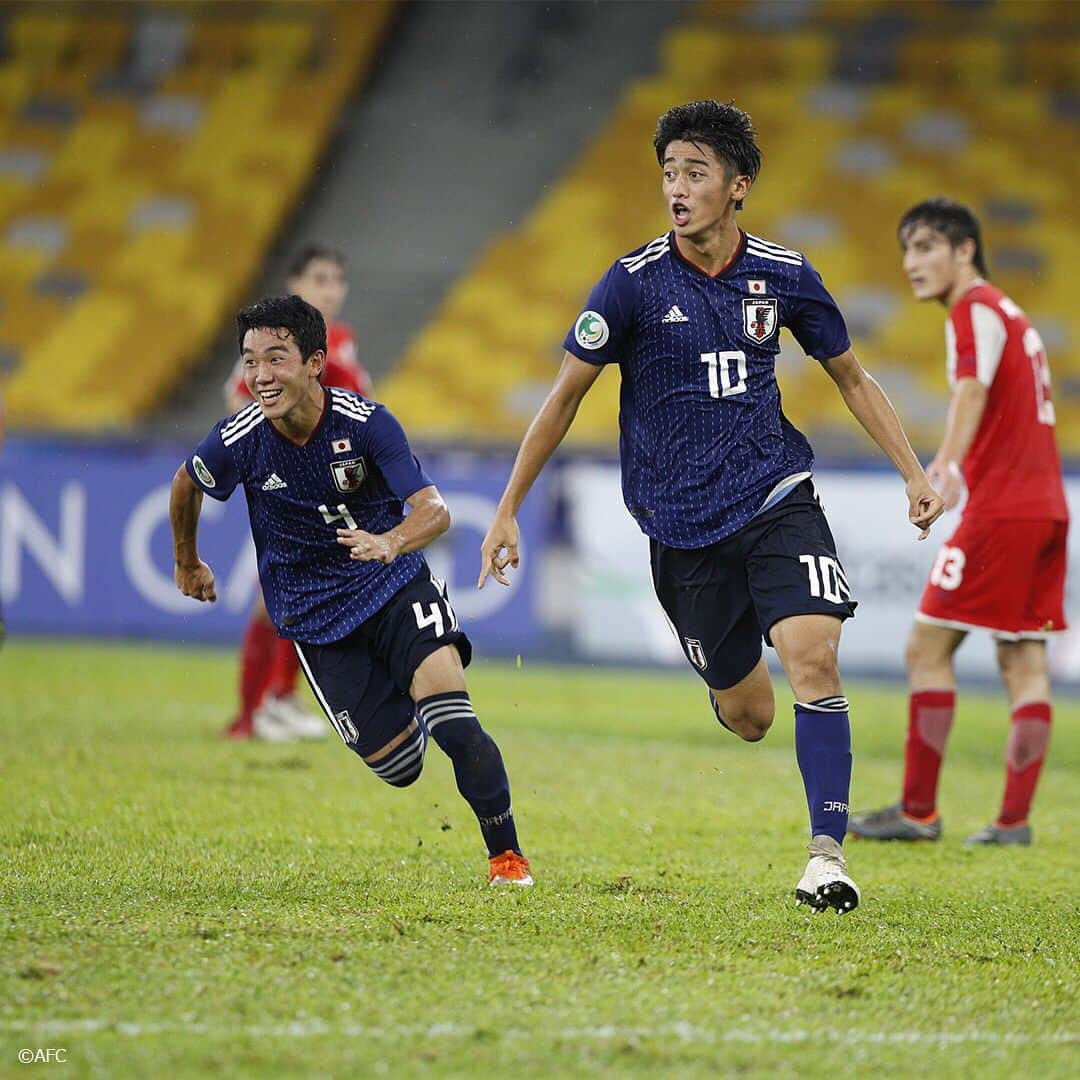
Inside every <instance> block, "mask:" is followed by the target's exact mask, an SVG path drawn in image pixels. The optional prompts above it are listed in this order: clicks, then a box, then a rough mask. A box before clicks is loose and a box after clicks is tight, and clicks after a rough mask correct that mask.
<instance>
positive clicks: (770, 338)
mask: <svg viewBox="0 0 1080 1080" xmlns="http://www.w3.org/2000/svg"><path fill="white" fill-rule="evenodd" d="M783 326H786V327H787V328H788V329H789V330H790V331H791V332H792V333H793V334H794V335H795V338H796V340H797V341H798V342H799V344H800V345H801V346H802V348H803V350H804V351H805V352H806V353H808V354H809V355H810V356H813V357H815V358H816V359H818V360H828V359H831V358H832V357H834V356H839V355H840V354H841V353H843V352H846V351H847V349H849V348H850V346H851V342H850V340H849V338H848V333H847V328H846V326H845V325H844V319H843V316H842V315H841V314H840V311H839V309H838V308H837V306H836V303H835V302H834V300H833V298H832V297H831V296H830V295H829V293H828V291H827V290H826V288H825V286H824V285H823V284H822V282H821V277H820V276H819V275H818V273H817V271H816V270H814V268H813V267H812V266H811V265H810V263H809V262H808V261H807V260H806V259H805V258H804V257H803V256H802V255H801V254H799V253H798V252H796V251H790V250H788V249H787V248H783V247H780V246H779V245H778V244H773V243H770V242H769V241H767V240H760V239H758V238H757V237H756V236H750V235H749V234H747V233H743V234H741V238H740V242H739V247H738V250H737V251H736V253H735V256H734V257H733V258H732V260H731V262H730V263H728V265H727V266H726V267H725V268H724V269H723V270H721V271H720V272H719V273H718V274H716V276H715V277H712V276H710V275H709V274H707V273H705V272H704V271H703V270H701V269H699V268H698V267H696V266H694V265H693V264H692V263H690V262H688V261H687V260H686V259H684V258H683V257H682V255H681V254H680V253H679V251H678V249H677V246H676V244H675V239H674V235H673V234H672V233H667V234H665V235H664V236H660V237H658V238H657V239H656V240H653V241H652V243H650V244H646V245H645V246H644V247H642V248H639V249H638V250H637V251H635V252H633V253H631V254H630V255H627V256H626V257H625V258H622V259H619V260H618V261H617V262H616V263H614V265H613V266H612V267H611V269H610V270H608V272H607V273H606V274H605V275H604V276H603V277H602V278H601V279H600V281H599V283H598V284H597V285H596V287H595V288H594V289H593V291H592V293H591V294H590V296H589V300H588V303H587V304H586V308H585V310H584V311H583V312H582V314H581V315H580V316H579V317H578V319H577V321H576V322H575V324H574V326H573V327H572V328H571V330H570V332H569V334H567V336H566V341H565V343H564V344H565V348H566V350H567V351H568V352H570V353H572V354H573V355H574V356H576V357H578V359H580V360H584V361H586V362H588V363H590V364H618V365H619V367H620V369H621V372H622V388H621V391H620V402H619V432H620V434H619V451H620V456H621V459H622V484H623V498H624V500H625V501H626V505H627V508H628V509H629V510H630V513H631V514H633V515H634V517H635V518H636V519H637V522H638V524H639V525H640V527H641V529H642V531H643V532H645V533H646V534H647V535H649V536H651V537H652V538H653V539H655V540H659V541H660V542H661V543H664V544H668V545H669V546H671V547H678V548H699V547H705V546H706V545H708V544H712V543H715V542H716V541H717V540H722V539H723V538H724V537H725V536H729V535H731V534H732V533H734V532H736V531H737V530H739V529H741V528H742V527H743V526H744V525H746V523H747V522H749V521H750V519H751V518H753V517H754V515H755V514H757V513H758V512H759V511H760V510H761V509H762V508H763V507H764V506H765V504H766V502H767V501H768V500H769V497H770V495H771V494H773V493H774V491H775V489H776V488H777V486H778V485H782V483H783V482H784V481H785V480H788V479H789V478H792V477H795V476H798V475H799V474H802V475H804V476H805V475H807V474H809V472H810V470H811V468H812V466H813V452H812V451H811V449H810V444H809V443H808V442H807V441H806V439H805V438H804V436H803V435H802V434H801V433H800V432H799V431H797V430H796V429H795V428H794V427H793V426H792V425H791V424H790V423H789V422H788V419H787V417H785V416H784V413H783V410H782V408H781V405H780V388H779V387H778V386H777V384H776V373H775V361H776V354H777V353H778V352H779V351H780V340H779V339H780V328H781V327H783Z"/></svg>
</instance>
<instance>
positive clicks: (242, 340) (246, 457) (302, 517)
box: [169, 296, 532, 885]
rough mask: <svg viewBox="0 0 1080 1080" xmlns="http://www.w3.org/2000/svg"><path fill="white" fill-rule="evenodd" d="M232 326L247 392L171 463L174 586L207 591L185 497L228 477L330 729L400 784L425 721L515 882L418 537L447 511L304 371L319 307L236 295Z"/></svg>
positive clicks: (314, 366)
mask: <svg viewBox="0 0 1080 1080" xmlns="http://www.w3.org/2000/svg"><path fill="white" fill-rule="evenodd" d="M237 326H238V331H239V333H238V339H239V344H240V354H241V360H242V362H243V368H244V379H245V382H246V383H247V387H248V390H249V391H250V392H251V396H252V397H253V398H254V399H255V400H254V402H252V404H250V405H248V406H247V407H246V408H244V409H241V410H240V412H238V413H236V414H235V415H234V416H231V417H229V418H227V419H225V420H222V421H221V422H220V423H219V424H217V425H216V426H215V427H214V429H213V430H212V431H211V432H210V434H209V435H207V436H206V438H205V439H203V441H202V442H201V443H200V444H199V448H198V450H197V451H196V452H195V453H194V454H193V455H192V456H191V457H190V458H188V460H187V461H186V462H185V463H184V465H182V466H181V467H180V468H179V469H178V470H177V473H176V476H175V477H174V478H173V484H172V495H171V500H170V507H169V513H170V519H171V522H172V529H173V546H174V552H175V556H176V583H177V587H178V588H179V589H180V591H181V592H182V593H184V595H185V596H192V597H194V598H195V599H197V600H209V601H213V600H214V599H215V590H214V575H213V573H212V571H211V570H210V568H209V567H208V566H207V565H206V564H205V563H204V562H202V561H201V560H200V558H199V555H198V549H197V543H196V539H197V528H198V520H199V511H200V509H201V507H202V498H203V494H204V493H205V494H207V495H210V496H211V497H213V498H215V499H222V500H223V499H227V498H228V497H229V495H231V494H232V492H233V490H234V489H235V488H236V486H237V485H238V484H239V485H243V488H244V495H245V496H246V498H247V503H248V513H249V515H250V519H251V532H252V536H253V537H254V539H255V548H256V552H257V554H258V560H259V580H260V582H261V583H262V588H263V596H264V597H265V600H266V607H267V611H268V612H269V614H270V618H271V619H272V620H273V622H274V625H275V627H276V628H277V630H278V633H279V634H281V636H282V637H285V638H289V639H291V640H292V641H293V642H295V644H296V650H297V653H298V654H299V657H300V663H301V666H302V667H303V669H304V673H305V675H306V676H307V678H308V681H309V682H310V684H311V688H312V690H313V691H314V693H315V696H316V698H317V699H318V701H319V703H320V704H321V705H322V707H323V709H324V710H325V711H326V715H327V717H328V719H329V720H330V723H331V724H332V725H333V726H334V728H335V729H336V730H337V732H338V734H339V735H340V736H341V738H342V739H343V740H344V742H345V744H346V745H347V746H348V747H349V748H350V749H351V750H354V751H355V752H356V753H357V754H358V755H359V756H360V757H361V758H362V759H363V760H364V762H365V764H367V766H368V767H369V768H370V769H371V771H372V772H374V773H375V775H376V776H378V777H379V778H380V779H381V780H384V781H386V783H388V784H391V785H393V786H394V787H407V786H408V785H409V784H411V783H413V781H415V780H416V779H418V778H419V776H420V772H421V770H422V769H423V766H424V753H425V750H426V748H427V741H428V736H429V734H430V736H431V738H433V739H434V740H435V742H436V743H438V745H439V747H440V748H441V749H442V750H443V751H444V752H445V753H446V754H447V755H448V756H449V758H450V759H451V761H452V762H453V765H454V775H455V778H456V780H457V785H458V790H459V791H460V792H461V794H462V795H463V796H464V798H465V800H466V801H467V802H468V804H469V805H470V806H471V807H472V809H473V811H474V812H475V814H476V816H477V819H478V820H479V823H480V830H481V832H482V833H483V836H484V840H485V842H486V844H487V847H488V857H489V860H490V865H489V880H490V881H491V882H493V883H495V884H503V883H513V884H518V885H531V884H532V878H531V876H530V875H529V864H528V862H527V861H526V860H525V858H524V857H523V856H522V854H521V849H520V848H519V847H518V840H517V833H516V831H515V826H514V815H513V811H512V809H511V805H510V784H509V781H508V780H507V777H506V770H505V768H504V767H503V761H502V757H501V755H500V753H499V748H498V747H497V746H496V745H495V742H494V740H493V739H492V738H491V736H490V735H488V734H487V733H486V732H485V731H484V730H483V728H482V727H481V726H480V724H479V722H478V720H477V719H476V715H475V713H474V712H473V709H472V704H471V702H470V699H469V694H468V690H467V688H466V685H465V672H464V668H465V666H466V665H468V663H469V659H470V657H471V655H472V647H471V645H470V644H469V640H468V638H467V637H466V636H465V634H464V633H462V631H461V630H460V629H459V628H458V624H457V619H456V618H455V616H454V611H453V608H451V607H450V601H449V598H448V597H447V595H446V588H445V586H444V585H443V583H442V582H440V581H437V580H436V579H435V578H433V577H432V576H431V572H430V571H429V570H428V567H427V563H426V562H425V560H424V556H423V555H422V554H421V549H422V548H423V547H424V546H425V545H427V544H429V543H430V542H431V541H432V540H434V539H435V538H436V537H437V536H439V535H440V534H441V533H443V532H445V531H446V529H447V528H448V527H449V525H450V515H449V513H448V511H447V509H446V504H445V503H444V502H443V499H442V497H441V495H440V494H439V491H438V488H436V487H435V485H434V484H433V483H432V482H431V480H430V478H429V477H428V475H427V474H426V473H425V472H424V470H423V468H422V467H421V465H420V463H419V462H418V461H417V460H416V458H415V457H414V456H413V453H412V450H411V449H410V448H409V443H408V440H407V439H406V437H405V433H404V431H402V429H401V425H400V424H399V423H398V422H397V421H396V420H395V419H394V417H393V416H391V414H390V413H389V412H388V411H387V409H386V408H385V407H384V406H382V405H378V404H376V403H375V402H373V401H369V400H368V399H367V398H365V397H361V396H360V395H359V394H354V393H352V392H350V391H348V390H340V389H337V388H324V387H323V386H322V385H321V383H320V382H319V375H320V374H321V372H322V369H323V364H324V363H325V360H326V324H325V322H324V321H323V317H322V315H321V314H320V313H319V312H318V310H316V309H315V308H314V307H312V306H311V305H310V304H308V303H307V302H305V301H304V300H301V299H300V297H299V296H289V297H277V298H273V299H269V300H263V301H260V302H259V303H257V304H254V305H252V306H251V307H249V308H245V309H244V310H243V311H241V312H240V314H239V315H238V316H237ZM403 503H408V505H409V507H410V513H409V514H408V515H407V516H405V515H404V513H403V505H402V504H403Z"/></svg>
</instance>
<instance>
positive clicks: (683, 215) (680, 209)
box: [671, 202, 690, 225]
mask: <svg viewBox="0 0 1080 1080" xmlns="http://www.w3.org/2000/svg"><path fill="white" fill-rule="evenodd" d="M671 220H672V221H674V222H675V224H676V225H685V224H686V223H687V222H688V221H689V220H690V207H688V206H687V205H686V204H685V203H679V202H677V203H672V204H671Z"/></svg>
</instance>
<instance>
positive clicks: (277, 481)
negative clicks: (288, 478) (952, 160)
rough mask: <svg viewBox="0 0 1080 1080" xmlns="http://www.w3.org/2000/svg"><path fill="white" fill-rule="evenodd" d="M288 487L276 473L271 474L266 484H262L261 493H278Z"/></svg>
mask: <svg viewBox="0 0 1080 1080" xmlns="http://www.w3.org/2000/svg"><path fill="white" fill-rule="evenodd" d="M288 486H289V485H288V484H286V483H285V481H284V480H282V479H281V477H280V476H278V474H277V473H276V472H272V473H271V474H270V475H269V476H268V477H267V478H266V483H265V484H263V486H262V489H263V491H280V490H281V489H282V488H287V487H288Z"/></svg>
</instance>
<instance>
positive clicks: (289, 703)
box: [262, 696, 330, 739]
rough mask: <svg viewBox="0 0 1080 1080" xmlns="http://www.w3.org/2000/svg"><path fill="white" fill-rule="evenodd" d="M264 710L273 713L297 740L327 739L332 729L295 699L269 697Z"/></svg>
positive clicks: (263, 706) (264, 703)
mask: <svg viewBox="0 0 1080 1080" xmlns="http://www.w3.org/2000/svg"><path fill="white" fill-rule="evenodd" d="M262 708H263V709H267V710H268V711H269V712H271V713H272V714H273V716H274V718H275V720H276V721H277V723H279V724H281V725H282V726H283V727H284V728H286V729H288V730H289V731H291V732H292V733H293V737H294V738H297V739H325V738H326V737H327V735H329V734H330V727H329V725H328V724H327V722H326V721H325V720H324V719H323V718H322V717H321V716H315V715H314V714H313V713H309V712H308V711H307V709H305V708H303V707H302V706H301V705H300V703H299V702H298V701H297V700H296V698H295V697H292V696H290V697H268V698H267V699H266V700H265V701H264V702H263V703H262Z"/></svg>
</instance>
